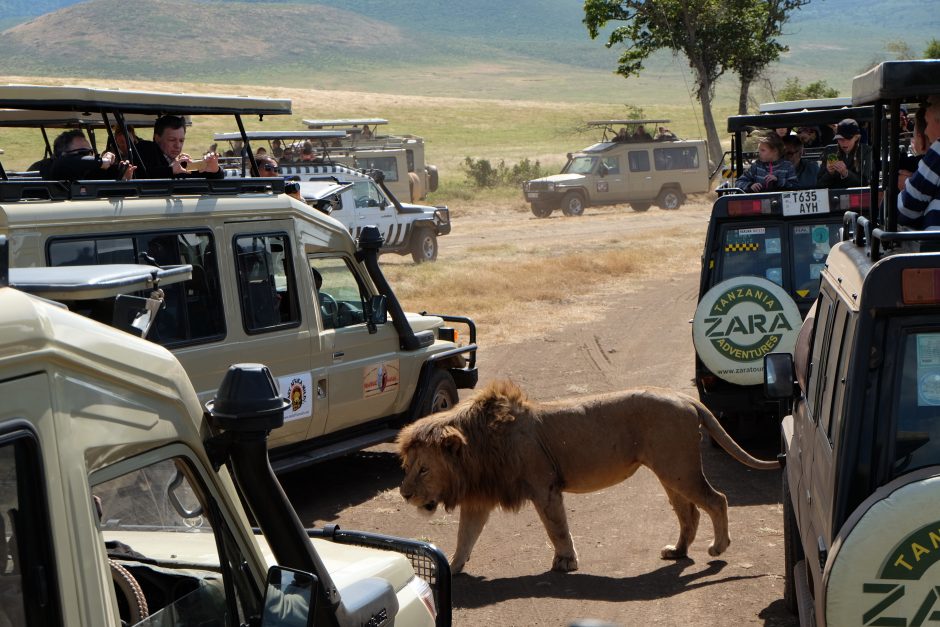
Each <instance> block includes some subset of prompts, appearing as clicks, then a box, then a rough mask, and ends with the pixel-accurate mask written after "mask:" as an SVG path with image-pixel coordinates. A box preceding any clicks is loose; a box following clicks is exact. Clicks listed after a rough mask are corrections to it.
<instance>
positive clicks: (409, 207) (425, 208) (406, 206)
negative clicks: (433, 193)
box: [398, 201, 446, 217]
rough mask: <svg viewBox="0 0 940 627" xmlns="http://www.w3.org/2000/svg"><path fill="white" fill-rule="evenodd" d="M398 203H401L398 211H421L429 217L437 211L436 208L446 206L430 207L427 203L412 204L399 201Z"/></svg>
mask: <svg viewBox="0 0 940 627" xmlns="http://www.w3.org/2000/svg"><path fill="white" fill-rule="evenodd" d="M398 204H400V205H401V210H400V213H423V214H426V215H428V216H429V217H430V216H433V215H434V212H435V211H437V210H438V209H442V208H446V207H431V206H429V205H414V204H411V203H408V202H401V201H399V203H398Z"/></svg>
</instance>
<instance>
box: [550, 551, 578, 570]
mask: <svg viewBox="0 0 940 627" xmlns="http://www.w3.org/2000/svg"><path fill="white" fill-rule="evenodd" d="M552 570H554V571H557V572H560V573H570V572H571V571H573V570H578V556H577V555H556V556H555V559H553V560H552Z"/></svg>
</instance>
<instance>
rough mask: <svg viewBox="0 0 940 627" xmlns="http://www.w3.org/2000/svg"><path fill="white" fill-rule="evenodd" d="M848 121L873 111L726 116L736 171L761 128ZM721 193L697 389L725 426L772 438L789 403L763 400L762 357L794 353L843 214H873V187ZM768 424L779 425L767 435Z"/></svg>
mask: <svg viewBox="0 0 940 627" xmlns="http://www.w3.org/2000/svg"><path fill="white" fill-rule="evenodd" d="M844 117H856V119H859V120H870V119H871V117H872V109H871V107H853V108H850V109H822V110H818V111H798V112H787V113H766V114H759V115H741V116H732V117H729V118H728V131H729V132H731V133H732V164H733V166H732V167H733V169H734V170H736V171H737V172H741V171H742V170H743V168H744V167H746V166H745V163H746V157H747V154H746V152H745V150H744V141H745V136H746V134H747V133H748V132H749V131H752V130H753V129H755V128H761V129H770V128H776V127H778V126H779V127H783V126H802V125H814V126H815V125H821V124H827V123H829V122H833V121H835V122H838V121H839V120H841V119H842V118H844ZM809 158H811V157H809ZM717 191H718V193H719V196H718V198H717V199H716V201H715V203H714V205H713V206H712V212H711V217H710V219H709V222H708V229H707V231H706V234H705V247H704V249H703V251H702V266H701V272H700V275H699V295H698V304H697V306H696V310H695V315H694V317H693V319H692V339H693V343H694V345H695V385H696V388H697V389H698V394H699V398H700V400H701V401H702V402H703V403H704V404H705V405H706V406H707V407H708V408H709V409H710V410H711V411H712V412H713V413H714V414H715V415H716V416H718V417H719V419H720V420H721V421H722V424H723V425H724V426H725V427H726V428H729V429H731V430H732V431H737V432H738V434H739V435H742V436H746V435H759V434H762V433H763V434H766V433H775V432H776V422H775V421H778V420H779V419H780V418H782V417H783V415H784V414H785V413H786V411H787V406H786V404H785V403H780V402H778V401H773V400H770V399H768V398H767V397H766V396H765V395H764V392H763V390H762V388H761V383H762V381H763V359H764V355H766V354H768V353H771V352H777V351H790V350H792V348H793V343H794V341H795V339H796V334H797V331H798V329H799V326H800V323H801V321H802V319H803V316H804V315H805V314H806V311H807V310H808V309H809V307H810V306H811V305H812V303H813V302H814V301H815V300H816V295H817V293H818V289H819V276H820V272H821V271H822V269H823V268H824V267H825V263H826V256H827V255H828V253H829V250H830V248H831V247H832V246H833V245H834V244H835V243H836V242H838V241H839V230H840V228H841V225H842V217H843V215H844V214H845V212H846V211H861V210H862V209H863V208H865V207H867V206H868V198H869V190H868V189H867V188H853V189H804V190H791V191H778V192H769V193H768V192H765V193H757V194H754V193H749V194H745V193H743V192H741V191H740V190H738V189H737V188H734V187H725V188H719V189H718V190H717ZM768 422H773V423H774V424H773V427H772V428H771V429H769V430H768V429H767V427H768V426H769V425H768ZM748 432H750V433H748Z"/></svg>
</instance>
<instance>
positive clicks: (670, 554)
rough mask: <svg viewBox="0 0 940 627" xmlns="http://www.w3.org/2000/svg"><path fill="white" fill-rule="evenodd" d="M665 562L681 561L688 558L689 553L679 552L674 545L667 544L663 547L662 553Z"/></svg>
mask: <svg viewBox="0 0 940 627" xmlns="http://www.w3.org/2000/svg"><path fill="white" fill-rule="evenodd" d="M660 555H661V556H662V558H663V559H664V560H679V559H682V558H684V557H688V555H689V554H688V551H686V550H681V551H680V550H679V549H677V548H676V546H675V545H674V544H667V545H666V546H664V547H663V550H662V552H661V553H660Z"/></svg>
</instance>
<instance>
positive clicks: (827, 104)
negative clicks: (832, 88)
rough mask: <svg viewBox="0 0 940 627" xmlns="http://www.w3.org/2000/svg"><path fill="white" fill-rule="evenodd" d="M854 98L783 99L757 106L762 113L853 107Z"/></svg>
mask: <svg viewBox="0 0 940 627" xmlns="http://www.w3.org/2000/svg"><path fill="white" fill-rule="evenodd" d="M851 106H852V99H851V98H849V97H845V98H810V99H807V100H782V101H780V102H764V103H762V104H761V105H760V106H758V107H757V110H758V111H759V112H760V113H786V112H788V111H804V110H813V111H815V110H818V109H838V108H840V107H851Z"/></svg>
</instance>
